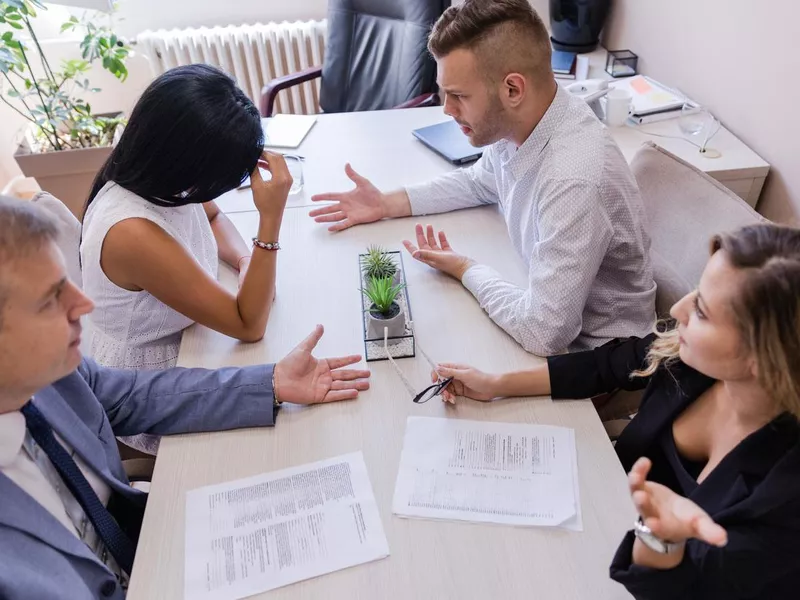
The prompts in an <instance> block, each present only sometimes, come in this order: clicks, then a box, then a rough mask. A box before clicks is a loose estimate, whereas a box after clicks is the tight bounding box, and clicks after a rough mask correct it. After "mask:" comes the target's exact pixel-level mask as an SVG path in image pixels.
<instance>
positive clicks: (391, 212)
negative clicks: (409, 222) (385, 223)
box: [383, 189, 411, 219]
mask: <svg viewBox="0 0 800 600" xmlns="http://www.w3.org/2000/svg"><path fill="white" fill-rule="evenodd" d="M383 211H384V217H385V218H387V219H399V218H401V217H410V216H411V200H409V198H408V193H407V192H406V191H405V190H403V189H401V190H397V191H395V192H389V193H388V194H384V195H383Z"/></svg>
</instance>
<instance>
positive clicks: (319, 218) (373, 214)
mask: <svg viewBox="0 0 800 600" xmlns="http://www.w3.org/2000/svg"><path fill="white" fill-rule="evenodd" d="M345 173H346V174H347V176H348V177H349V178H350V180H351V181H352V182H353V183H355V184H356V187H355V188H354V189H352V190H350V191H349V192H342V193H327V194H318V195H316V196H314V197H313V198H311V200H312V201H313V202H326V201H330V202H333V204H329V205H328V206H323V207H322V208H315V209H314V210H312V211H311V212H309V213H308V214H309V216H311V217H314V220H315V221H316V222H317V223H334V224H333V225H331V226H330V227H329V228H328V229H329V230H330V231H342V230H343V229H347V228H348V227H352V226H353V225H359V224H361V223H373V222H375V221H380V220H381V219H383V218H384V217H385V216H386V215H385V214H384V207H383V202H382V197H383V195H382V194H381V192H380V190H379V189H378V188H376V187H375V186H374V185H373V184H372V182H371V181H370V180H369V179H367V178H366V177H362V176H361V175H359V174H358V173H356V172H355V170H354V169H353V167H351V166H350V164H349V163H348V164H347V165H346V166H345Z"/></svg>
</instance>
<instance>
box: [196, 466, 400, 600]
mask: <svg viewBox="0 0 800 600" xmlns="http://www.w3.org/2000/svg"><path fill="white" fill-rule="evenodd" d="M388 555H389V546H388V543H387V541H386V536H385V535H384V532H383V525H382V523H381V520H380V516H379V514H378V508H377V506H376V504H375V496H374V495H373V493H372V487H371V485H370V482H369V477H368V475H367V468H366V465H365V464H364V457H363V455H362V454H361V452H357V453H354V454H348V455H345V456H340V457H338V458H332V459H329V460H324V461H321V462H317V463H313V464H308V465H303V466H300V467H294V468H291V469H284V470H281V471H275V472H273V473H267V474H264V475H259V476H256V477H250V478H247V479H240V480H238V481H231V482H228V483H224V484H220V485H213V486H209V487H204V488H200V489H196V490H191V491H189V492H188V493H187V498H186V571H185V573H186V580H185V598H187V599H189V598H191V600H232V599H237V598H244V597H246V596H250V595H252V594H257V593H260V592H266V591H268V590H272V589H275V588H278V587H281V586H284V585H288V584H290V583H295V582H297V581H301V580H303V579H309V578H311V577H317V576H318V575H323V574H325V573H331V572H333V571H338V570H340V569H345V568H348V567H352V566H355V565H359V564H362V563H366V562H369V561H373V560H377V559H380V558H385V557H386V556H388Z"/></svg>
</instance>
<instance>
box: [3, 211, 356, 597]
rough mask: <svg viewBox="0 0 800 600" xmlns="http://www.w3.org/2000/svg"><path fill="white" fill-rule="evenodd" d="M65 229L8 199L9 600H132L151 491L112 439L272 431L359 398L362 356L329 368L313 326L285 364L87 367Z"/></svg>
mask: <svg viewBox="0 0 800 600" xmlns="http://www.w3.org/2000/svg"><path fill="white" fill-rule="evenodd" d="M57 233H58V230H57V226H56V225H55V224H54V222H53V221H52V220H50V218H49V217H48V216H47V215H46V214H45V213H43V212H41V209H38V208H36V207H35V206H32V205H30V204H27V203H24V202H21V201H15V200H4V199H2V198H0V598H2V599H3V600H16V599H22V598H25V599H27V600H37V599H40V598H42V599H45V598H46V599H48V600H55V599H62V598H63V599H69V600H81V599H88V598H116V599H121V598H124V595H125V588H126V586H127V580H128V576H129V574H130V571H131V569H132V564H133V556H134V553H135V549H136V540H137V537H138V531H139V527H140V525H141V517H142V515H143V512H144V506H145V502H146V494H144V493H143V492H140V491H138V490H135V489H133V488H132V487H131V486H130V485H129V482H128V479H127V477H126V475H125V472H124V471H123V467H122V463H121V462H120V457H119V452H118V451H117V445H116V440H115V436H118V435H121V436H127V435H135V434H139V433H152V434H156V435H169V434H176V433H186V432H196V431H217V430H225V429H235V428H239V427H266V426H272V425H274V424H275V418H276V414H277V412H278V406H279V404H280V403H281V402H293V403H297V404H314V403H321V402H331V401H337V400H346V399H352V398H356V397H357V396H358V393H359V391H361V390H366V389H367V388H368V382H367V380H366V378H367V377H369V371H362V370H355V369H343V368H342V367H347V366H348V365H351V364H354V363H357V362H358V361H359V360H360V357H359V356H348V357H342V358H333V359H327V360H324V359H323V360H319V359H316V358H314V357H313V356H312V354H311V353H312V351H313V349H314V347H315V346H316V344H317V342H318V341H319V339H320V337H321V336H322V327H321V326H317V329H316V330H315V331H314V332H313V333H312V334H311V335H310V336H309V337H308V338H307V339H306V340H305V341H303V342H302V343H301V344H300V345H299V346H298V347H297V348H295V349H294V350H293V351H292V352H291V353H290V354H289V355H288V356H286V357H285V358H284V359H283V360H281V361H280V362H278V363H277V364H276V365H262V366H255V367H248V368H242V369H235V368H229V369H218V370H216V371H208V370H202V369H180V368H176V369H170V370H166V371H149V372H139V371H121V370H113V369H105V368H102V367H99V366H98V365H97V364H96V363H94V362H93V361H91V360H90V359H84V358H82V357H81V354H80V349H79V344H80V333H81V326H80V318H81V316H82V315H85V314H87V313H88V312H89V311H91V310H92V302H91V300H89V298H87V297H86V296H84V295H83V293H82V292H81V290H80V289H79V288H77V287H76V286H75V285H74V284H73V283H72V282H71V281H70V280H69V279H68V278H67V277H66V274H65V273H66V270H65V266H64V259H63V256H62V255H61V252H60V251H59V249H58V247H57V246H56V244H55V239H56V236H57Z"/></svg>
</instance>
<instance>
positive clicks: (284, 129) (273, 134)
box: [262, 114, 317, 148]
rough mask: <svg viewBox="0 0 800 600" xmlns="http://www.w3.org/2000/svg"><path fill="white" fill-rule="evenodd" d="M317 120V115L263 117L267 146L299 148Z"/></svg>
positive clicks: (265, 143)
mask: <svg viewBox="0 0 800 600" xmlns="http://www.w3.org/2000/svg"><path fill="white" fill-rule="evenodd" d="M316 122H317V117H316V116H315V115H284V114H278V115H275V116H274V117H270V118H267V119H262V123H263V125H264V146H265V147H266V148H297V147H298V146H299V145H300V144H301V143H302V141H303V139H305V137H306V135H308V132H309V131H310V130H311V128H312V127H313V126H314V123H316Z"/></svg>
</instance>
